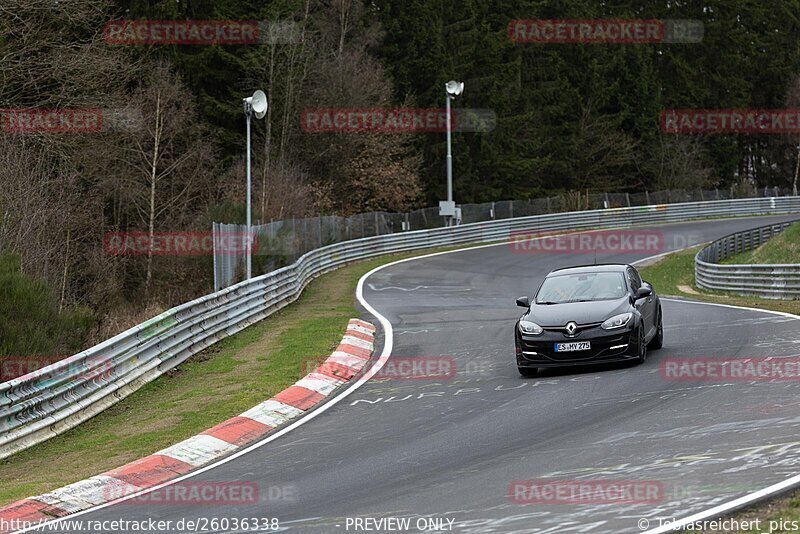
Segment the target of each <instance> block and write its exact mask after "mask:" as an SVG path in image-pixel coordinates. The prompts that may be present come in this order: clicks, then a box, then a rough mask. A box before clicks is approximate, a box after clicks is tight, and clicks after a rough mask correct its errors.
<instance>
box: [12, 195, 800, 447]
mask: <svg viewBox="0 0 800 534" xmlns="http://www.w3.org/2000/svg"><path fill="white" fill-rule="evenodd" d="M798 212H800V197H777V198H756V199H739V200H720V201H711V202H691V203H684V204H665V205H654V206H642V207H632V208H614V209H605V210H595V211H584V212H569V213H557V214H549V215H535V216H531V217H520V218H514V219H501V220H496V221H491V222H485V223H473V224H466V225H462V226H457V227H449V228H435V229H430V230H418V231H413V232H402V233H397V234H389V235H382V236H375V237H368V238H364V239H357V240H353V241H345V242H342V243H336V244H334V245H328V246H326V247H322V248H318V249H315V250H312V251H310V252H308V253H306V254H304V255H303V256H301V257H300V258H299V259H298V260H297V261H296V262H294V263H293V264H291V265H289V266H287V267H283V268H281V269H278V270H276V271H272V272H270V273H268V274H265V275H263V276H259V277H257V278H254V279H252V280H249V281H244V282H240V283H239V284H236V285H234V286H231V287H228V288H225V289H223V290H221V291H218V292H216V293H212V294H210V295H206V296H204V297H200V298H198V299H195V300H193V301H191V302H188V303H186V304H183V305H181V306H178V307H176V308H172V309H171V310H168V311H166V312H164V313H163V314H161V315H159V316H158V317H155V318H153V319H151V320H149V321H147V322H145V323H143V324H141V325H138V326H135V327H133V328H131V329H130V330H127V331H125V332H123V333H121V334H119V335H117V336H115V337H113V338H111V339H109V340H107V341H105V342H103V343H101V344H99V345H97V346H95V347H92V348H90V349H88V350H86V351H84V352H81V353H79V354H76V355H74V356H71V357H69V358H67V359H65V360H62V361H60V362H57V363H55V364H52V365H50V366H48V367H45V368H43V369H41V370H39V371H37V372H34V373H31V374H28V375H25V376H22V377H19V378H16V379H14V380H11V381H9V382H5V383H3V384H0V458H4V457H7V456H9V455H11V454H13V453H14V452H16V451H19V450H22V449H24V448H26V447H29V446H31V445H33V444H35V443H38V442H41V441H44V440H46V439H48V438H50V437H52V436H55V435H57V434H59V433H61V432H64V431H65V430H67V429H69V428H72V427H74V426H76V425H77V424H79V423H80V422H82V421H84V420H86V419H88V418H90V417H92V416H93V415H95V414H97V413H99V412H100V411H102V410H103V409H105V408H107V407H108V406H110V405H112V404H114V403H115V402H118V401H119V400H121V399H123V398H124V397H125V396H127V395H129V394H130V393H131V392H133V391H135V390H136V389H138V388H139V387H141V386H142V385H144V384H145V383H147V382H149V381H151V380H153V379H155V378H156V377H158V376H160V375H161V374H163V373H164V372H166V371H168V370H169V369H172V368H173V367H175V366H176V365H178V364H180V363H181V362H183V361H185V360H186V359H187V358H189V357H190V356H192V355H193V354H196V353H198V352H199V351H201V350H203V349H204V348H206V347H208V346H209V345H212V344H213V343H216V342H217V341H219V340H220V339H223V338H225V337H227V336H230V335H232V334H234V333H236V332H238V331H240V330H242V329H243V328H245V327H247V326H249V325H251V324H253V323H255V322H257V321H259V320H261V319H263V318H265V317H267V316H269V315H270V314H272V313H274V312H275V311H277V310H279V309H281V308H283V307H284V306H286V305H288V304H289V303H291V302H292V301H294V300H295V299H297V298H298V296H299V295H300V293H301V292H302V290H303V288H304V287H305V286H306V285H307V284H308V283H309V281H311V280H312V279H313V278H315V277H316V276H319V275H320V274H323V273H325V272H328V271H330V270H333V269H336V268H337V267H339V266H341V265H344V264H346V263H349V262H352V261H356V260H361V259H365V258H372V257H375V256H380V255H383V254H390V253H398V252H404V251H412V250H420V249H425V248H431V247H438V246H448V245H459V244H467V243H485V242H491V241H500V240H505V239H509V237H510V235H512V234H513V233H516V232H531V233H534V232H535V233H539V232H544V231H553V230H579V229H587V228H611V227H626V226H631V225H641V224H661V223H665V222H675V221H686V220H691V219H700V218H706V217H720V216H734V215H766V214H782V213H798Z"/></svg>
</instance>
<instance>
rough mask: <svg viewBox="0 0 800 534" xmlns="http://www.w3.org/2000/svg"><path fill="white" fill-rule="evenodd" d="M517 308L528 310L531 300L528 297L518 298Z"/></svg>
mask: <svg viewBox="0 0 800 534" xmlns="http://www.w3.org/2000/svg"><path fill="white" fill-rule="evenodd" d="M517 306H520V307H522V308H530V307H531V300H530V299H529V298H528V297H520V298H518V299H517Z"/></svg>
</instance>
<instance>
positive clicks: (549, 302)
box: [536, 300, 561, 306]
mask: <svg viewBox="0 0 800 534" xmlns="http://www.w3.org/2000/svg"><path fill="white" fill-rule="evenodd" d="M536 304H544V305H545V306H550V305H552V304H561V303H560V302H553V301H550V300H545V301H544V302H539V301H537V302H536Z"/></svg>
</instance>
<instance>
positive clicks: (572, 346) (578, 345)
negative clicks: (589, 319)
mask: <svg viewBox="0 0 800 534" xmlns="http://www.w3.org/2000/svg"><path fill="white" fill-rule="evenodd" d="M555 345H556V348H555V351H556V352H575V351H578V350H589V349H591V348H592V344H591V342H589V341H575V342H573V343H556V344H555Z"/></svg>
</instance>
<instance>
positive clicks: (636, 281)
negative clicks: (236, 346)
mask: <svg viewBox="0 0 800 534" xmlns="http://www.w3.org/2000/svg"><path fill="white" fill-rule="evenodd" d="M627 273H628V283H629V284H630V285H631V289H632V290H633V292H634V293H635V292H637V291H638V290H639V288H640V287H642V279H641V278H639V273H637V272H636V271H634V270H633V269H628V270H627Z"/></svg>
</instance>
